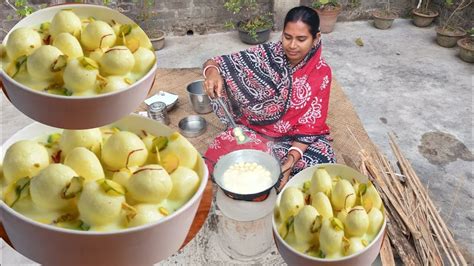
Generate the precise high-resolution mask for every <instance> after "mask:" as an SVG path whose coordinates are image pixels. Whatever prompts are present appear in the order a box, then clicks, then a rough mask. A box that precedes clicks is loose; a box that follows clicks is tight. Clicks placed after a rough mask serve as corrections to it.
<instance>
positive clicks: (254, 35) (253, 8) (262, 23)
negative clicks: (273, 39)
mask: <svg viewBox="0 0 474 266" xmlns="http://www.w3.org/2000/svg"><path fill="white" fill-rule="evenodd" d="M224 7H225V8H226V9H227V10H228V11H230V12H232V14H234V15H237V17H238V21H237V22H234V21H228V22H226V25H225V26H226V28H232V29H235V28H237V30H238V31H239V37H240V40H241V41H242V42H244V43H247V44H259V43H264V42H266V41H267V40H268V39H269V38H270V31H271V28H272V26H273V20H272V18H271V14H268V13H263V14H262V13H261V12H260V6H259V4H258V3H257V0H227V1H226V2H225V3H224Z"/></svg>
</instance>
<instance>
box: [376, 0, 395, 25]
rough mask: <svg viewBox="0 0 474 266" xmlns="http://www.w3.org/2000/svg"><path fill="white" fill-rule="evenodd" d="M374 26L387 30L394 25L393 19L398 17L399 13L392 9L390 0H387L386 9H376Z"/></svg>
mask: <svg viewBox="0 0 474 266" xmlns="http://www.w3.org/2000/svg"><path fill="white" fill-rule="evenodd" d="M373 16H374V26H375V27H376V28H377V29H381V30H386V29H389V28H390V27H392V24H393V21H394V20H395V19H396V18H397V17H398V14H397V13H396V12H395V11H393V10H392V9H391V6H390V0H387V4H386V5H385V9H381V10H375V11H374V13H373Z"/></svg>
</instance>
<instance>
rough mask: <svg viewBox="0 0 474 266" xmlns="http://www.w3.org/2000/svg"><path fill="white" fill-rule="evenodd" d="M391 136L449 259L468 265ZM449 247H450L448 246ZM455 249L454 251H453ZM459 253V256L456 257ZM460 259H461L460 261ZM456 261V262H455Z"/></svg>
mask: <svg viewBox="0 0 474 266" xmlns="http://www.w3.org/2000/svg"><path fill="white" fill-rule="evenodd" d="M389 137H390V146H391V147H392V149H393V151H394V153H395V155H396V156H397V160H398V161H399V162H400V165H401V166H403V169H404V171H406V172H409V173H410V174H411V175H412V176H413V177H415V178H413V180H409V182H412V183H414V184H413V185H414V188H417V189H416V190H415V193H418V194H420V200H422V201H424V202H425V203H426V204H427V206H428V208H427V210H428V213H429V215H430V217H431V218H432V219H428V220H429V222H430V224H432V229H433V230H434V231H435V233H436V235H437V236H438V238H439V239H440V241H439V242H440V244H441V247H442V248H443V250H444V252H445V254H446V256H447V258H448V260H450V262H451V263H452V264H456V265H459V261H460V264H462V265H467V263H466V260H465V259H464V256H463V255H462V253H461V251H460V250H459V247H458V246H457V244H456V242H455V241H454V239H453V237H452V235H451V233H450V232H449V229H448V228H447V226H446V224H445V223H444V221H443V219H442V218H441V217H440V215H439V213H438V212H437V211H436V208H435V206H434V203H433V201H432V200H431V198H430V197H429V196H428V194H427V192H426V190H425V187H424V186H423V185H422V184H421V181H420V179H419V178H418V177H417V175H416V173H415V171H414V170H413V168H412V166H411V165H410V163H409V162H408V161H407V160H406V158H405V157H404V156H403V155H402V154H401V151H400V148H399V146H398V145H397V144H396V143H395V138H394V136H393V135H392V134H389ZM448 247H449V248H448ZM452 250H454V253H455V254H453V252H452ZM456 255H457V257H456ZM458 259H459V261H458ZM453 260H455V261H456V263H454V262H453Z"/></svg>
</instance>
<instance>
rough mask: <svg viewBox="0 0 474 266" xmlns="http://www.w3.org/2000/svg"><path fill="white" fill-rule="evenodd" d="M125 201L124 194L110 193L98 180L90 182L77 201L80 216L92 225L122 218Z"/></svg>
mask: <svg viewBox="0 0 474 266" xmlns="http://www.w3.org/2000/svg"><path fill="white" fill-rule="evenodd" d="M124 202H125V197H124V196H123V195H109V194H107V193H106V192H105V191H104V190H103V189H102V188H101V187H100V185H99V184H97V182H88V183H86V184H85V185H84V188H83V190H82V193H81V196H80V197H79V200H78V202H77V208H78V209H79V218H80V219H81V220H82V221H84V222H85V223H86V224H88V225H91V226H100V225H105V224H108V223H112V222H114V221H117V219H119V218H120V212H121V210H122V203H124Z"/></svg>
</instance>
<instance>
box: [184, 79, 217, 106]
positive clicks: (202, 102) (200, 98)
mask: <svg viewBox="0 0 474 266" xmlns="http://www.w3.org/2000/svg"><path fill="white" fill-rule="evenodd" d="M203 86H204V80H202V79H200V80H196V81H193V82H191V83H189V84H188V85H187V86H186V90H187V91H188V95H189V101H190V102H191V105H192V106H193V110H194V111H195V112H196V113H198V114H207V113H210V112H212V107H211V99H209V96H207V94H206V93H205V92H204V88H203Z"/></svg>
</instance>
